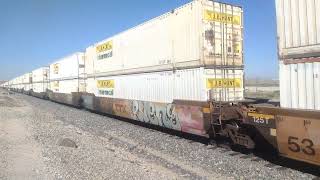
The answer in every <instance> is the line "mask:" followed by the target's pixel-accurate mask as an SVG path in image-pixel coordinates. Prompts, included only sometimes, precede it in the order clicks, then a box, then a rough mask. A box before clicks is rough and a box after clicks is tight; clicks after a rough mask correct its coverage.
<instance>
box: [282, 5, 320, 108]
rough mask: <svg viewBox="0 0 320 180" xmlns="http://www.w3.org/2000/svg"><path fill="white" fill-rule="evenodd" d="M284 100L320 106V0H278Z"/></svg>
mask: <svg viewBox="0 0 320 180" xmlns="http://www.w3.org/2000/svg"><path fill="white" fill-rule="evenodd" d="M276 8H277V23H278V38H279V39H278V46H279V58H280V61H279V64H280V100H281V106H282V107H285V108H299V109H317V110H320V11H319V9H320V1H318V0H276Z"/></svg>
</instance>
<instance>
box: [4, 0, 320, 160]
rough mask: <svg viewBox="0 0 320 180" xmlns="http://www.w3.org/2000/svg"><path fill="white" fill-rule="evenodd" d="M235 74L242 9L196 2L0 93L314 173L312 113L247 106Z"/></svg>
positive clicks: (317, 125)
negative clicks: (230, 147)
mask: <svg viewBox="0 0 320 180" xmlns="http://www.w3.org/2000/svg"><path fill="white" fill-rule="evenodd" d="M243 69H244V61H243V10H242V8H241V7H239V6H234V5H230V4H225V3H221V2H214V1H209V0H194V1H192V2H190V3H188V4H186V5H183V6H182V7H179V8H176V9H174V10H172V11H170V12H168V13H166V14H163V15H161V16H159V17H156V18H154V19H152V20H149V21H147V22H145V23H142V24H140V25H138V26H136V27H133V28H131V29H129V30H127V31H124V32H122V33H119V34H117V35H115V36H113V37H110V38H108V39H105V40H103V41H101V42H98V43H96V44H93V45H91V46H89V47H88V48H86V50H85V51H84V52H77V53H74V54H71V55H69V56H66V57H63V58H61V59H59V60H56V61H55V62H54V63H52V64H50V65H49V66H46V67H41V68H39V69H36V70H34V71H32V72H31V73H26V74H24V75H22V76H20V77H17V78H15V79H13V80H10V81H8V82H6V83H5V84H3V85H2V86H4V87H5V88H7V89H10V90H13V91H16V92H21V93H25V94H28V95H32V96H36V97H39V98H43V99H49V100H52V101H55V102H59V103H63V104H68V105H72V106H74V107H81V108H86V109H88V110H91V111H95V112H102V113H106V114H110V115H114V116H117V117H123V118H128V119H131V120H135V121H140V122H144V123H148V124H153V125H156V126H161V127H164V128H168V129H173V130H176V131H181V132H185V133H190V134H194V135H198V136H203V137H207V138H216V137H225V138H228V139H229V140H230V141H231V142H232V143H233V144H235V145H240V146H244V147H246V148H248V149H253V148H255V147H256V145H257V144H259V143H260V142H261V141H264V142H267V143H268V144H269V145H271V146H272V147H274V148H275V149H277V150H278V152H279V154H280V155H282V156H286V157H288V158H292V159H296V160H300V161H305V162H308V163H311V164H316V165H320V131H319V129H320V112H319V111H316V110H297V109H285V108H279V107H274V106H264V105H261V104H259V101H252V100H246V99H245V98H244V80H243V79H244V78H243V77H244V70H243Z"/></svg>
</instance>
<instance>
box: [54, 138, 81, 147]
mask: <svg viewBox="0 0 320 180" xmlns="http://www.w3.org/2000/svg"><path fill="white" fill-rule="evenodd" d="M57 144H58V145H59V146H63V147H69V148H78V146H77V144H76V142H75V141H73V140H72V139H69V138H62V139H59V140H58V143H57Z"/></svg>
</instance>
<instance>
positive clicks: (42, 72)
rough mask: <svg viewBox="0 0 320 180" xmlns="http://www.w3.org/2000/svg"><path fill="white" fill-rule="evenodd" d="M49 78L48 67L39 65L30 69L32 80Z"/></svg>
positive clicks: (46, 79) (34, 81)
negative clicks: (37, 67) (32, 69)
mask: <svg viewBox="0 0 320 180" xmlns="http://www.w3.org/2000/svg"><path fill="white" fill-rule="evenodd" d="M48 80H49V67H41V68H39V69H36V70H34V71H32V82H33V83H36V82H44V81H48Z"/></svg>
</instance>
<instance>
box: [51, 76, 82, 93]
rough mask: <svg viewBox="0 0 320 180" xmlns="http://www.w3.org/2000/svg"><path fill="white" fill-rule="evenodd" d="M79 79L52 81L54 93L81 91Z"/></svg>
mask: <svg viewBox="0 0 320 180" xmlns="http://www.w3.org/2000/svg"><path fill="white" fill-rule="evenodd" d="M78 83H79V81H78V79H70V80H62V81H50V88H49V89H50V90H51V91H53V92H54V93H65V94H71V93H72V92H79V89H78V87H79V84H78Z"/></svg>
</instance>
